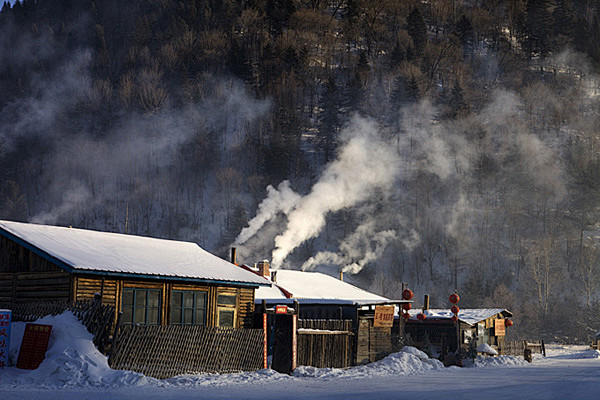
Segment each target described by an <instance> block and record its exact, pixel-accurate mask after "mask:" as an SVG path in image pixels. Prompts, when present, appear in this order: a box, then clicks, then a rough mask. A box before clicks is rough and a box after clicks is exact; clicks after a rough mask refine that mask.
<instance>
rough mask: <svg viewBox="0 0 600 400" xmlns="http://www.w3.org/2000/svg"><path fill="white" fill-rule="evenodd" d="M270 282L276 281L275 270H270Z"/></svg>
mask: <svg viewBox="0 0 600 400" xmlns="http://www.w3.org/2000/svg"><path fill="white" fill-rule="evenodd" d="M271 282H273V283H277V271H272V272H271Z"/></svg>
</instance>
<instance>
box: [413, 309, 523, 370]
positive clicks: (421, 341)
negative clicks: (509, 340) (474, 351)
mask: <svg viewBox="0 0 600 400" xmlns="http://www.w3.org/2000/svg"><path fill="white" fill-rule="evenodd" d="M420 312H421V310H419V309H416V310H410V315H411V317H410V319H409V320H408V321H406V324H405V328H404V330H405V333H406V335H407V336H410V339H411V340H412V341H413V342H414V345H415V346H417V347H419V348H421V349H423V348H424V346H425V345H426V342H429V345H430V346H431V350H432V353H433V355H434V356H436V357H439V358H440V360H442V361H443V360H444V357H445V356H446V354H450V353H454V352H456V350H457V348H458V347H459V346H460V348H461V349H462V350H464V351H467V350H468V348H469V342H470V341H471V340H475V341H476V344H477V346H481V345H483V344H488V345H489V346H490V347H492V348H494V349H495V350H496V351H498V353H500V354H502V352H503V349H504V347H505V343H506V331H507V328H506V323H505V322H506V319H507V318H509V317H512V313H511V312H510V311H508V310H506V309H503V308H467V309H461V310H460V312H459V314H458V321H457V322H453V321H452V316H453V315H454V314H452V312H451V311H450V310H449V309H431V310H424V311H423V313H424V314H425V315H426V318H425V319H424V320H419V319H417V314H418V313H420Z"/></svg>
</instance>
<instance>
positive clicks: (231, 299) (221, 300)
mask: <svg viewBox="0 0 600 400" xmlns="http://www.w3.org/2000/svg"><path fill="white" fill-rule="evenodd" d="M235 298H236V296H229V295H225V294H220V295H219V297H218V300H217V303H218V304H219V305H220V306H235Z"/></svg>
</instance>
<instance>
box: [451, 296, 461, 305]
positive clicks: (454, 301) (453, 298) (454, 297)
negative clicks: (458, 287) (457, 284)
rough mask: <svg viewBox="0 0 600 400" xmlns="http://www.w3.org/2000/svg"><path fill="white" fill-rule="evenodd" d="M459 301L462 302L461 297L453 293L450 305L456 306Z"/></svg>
mask: <svg viewBox="0 0 600 400" xmlns="http://www.w3.org/2000/svg"><path fill="white" fill-rule="evenodd" d="M459 301H460V296H459V295H458V294H456V293H452V294H451V295H450V303H452V304H456V303H458V302H459Z"/></svg>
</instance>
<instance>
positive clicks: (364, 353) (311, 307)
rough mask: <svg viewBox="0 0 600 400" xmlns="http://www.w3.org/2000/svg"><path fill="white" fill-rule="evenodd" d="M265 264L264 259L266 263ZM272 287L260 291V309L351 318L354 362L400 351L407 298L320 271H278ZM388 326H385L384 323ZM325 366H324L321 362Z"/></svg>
mask: <svg viewBox="0 0 600 400" xmlns="http://www.w3.org/2000/svg"><path fill="white" fill-rule="evenodd" d="M263 264H264V262H263ZM263 264H261V263H259V267H258V271H257V273H258V274H260V275H263V276H264V277H265V279H268V277H269V273H268V267H267V269H266V270H265V268H264V265H263ZM270 277H271V279H272V281H271V280H269V281H270V282H272V283H273V285H272V286H271V287H261V288H259V289H258V290H257V291H256V312H257V314H260V313H262V311H263V307H262V303H263V301H264V303H265V305H266V306H267V308H273V307H275V306H277V305H287V306H290V307H293V306H294V303H295V304H297V306H298V307H299V310H297V311H298V318H300V319H303V320H324V321H335V320H351V321H352V331H353V335H354V355H353V364H365V363H369V362H373V361H376V360H379V359H381V358H383V357H385V356H387V355H388V354H390V353H392V352H394V351H397V350H399V347H398V346H399V341H400V338H401V336H402V332H403V326H402V325H403V320H402V319H399V318H397V315H396V318H394V314H397V311H396V310H397V307H398V306H400V305H401V304H404V303H410V301H407V300H391V299H388V298H386V297H383V296H379V295H376V294H374V293H371V292H368V291H366V290H364V289H361V288H359V287H356V286H354V285H351V284H349V283H347V282H344V281H343V275H340V279H336V278H335V277H333V276H330V275H326V274H322V273H319V272H305V271H293V270H277V271H274V272H273V274H272V275H271V276H270ZM380 309H382V310H383V309H387V311H386V312H389V313H390V314H389V315H388V317H389V319H388V322H389V323H385V324H381V325H380V324H379V322H380V321H376V316H375V315H376V312H378V310H380ZM383 325H385V326H383ZM319 366H321V365H319Z"/></svg>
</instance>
